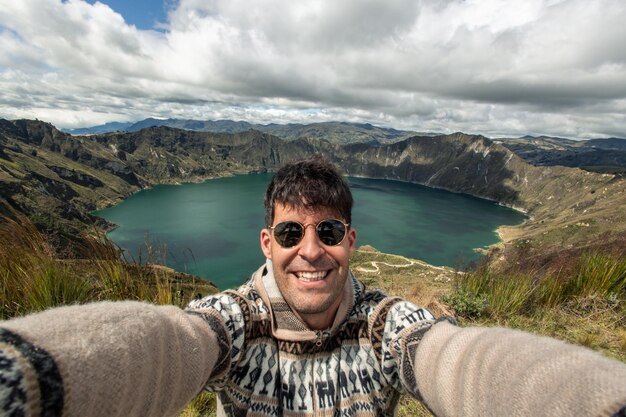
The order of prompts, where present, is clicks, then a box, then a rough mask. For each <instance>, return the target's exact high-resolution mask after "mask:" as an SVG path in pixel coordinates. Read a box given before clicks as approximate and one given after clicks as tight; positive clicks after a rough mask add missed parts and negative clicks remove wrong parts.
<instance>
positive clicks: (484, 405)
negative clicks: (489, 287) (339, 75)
mask: <svg viewBox="0 0 626 417" xmlns="http://www.w3.org/2000/svg"><path fill="white" fill-rule="evenodd" d="M272 283H273V279H272V278H271V271H267V273H266V274H263V270H260V271H258V272H257V273H256V274H255V276H254V277H253V280H252V281H250V282H249V283H248V284H246V285H245V286H243V287H242V288H241V289H239V290H238V291H235V292H226V293H223V294H220V295H217V296H213V297H208V298H206V299H203V300H200V301H198V302H195V303H193V305H192V306H191V309H190V311H189V312H183V311H182V310H180V309H178V308H176V307H171V306H160V307H157V306H152V305H149V304H144V303H137V302H118V303H111V302H104V303H95V304H90V305H85V306H72V307H62V308H57V309H52V310H48V311H45V312H42V313H37V314H33V315H29V316H26V317H22V318H18V319H15V320H11V321H7V322H3V323H0V415H1V416H5V415H6V416H61V415H63V416H82V417H92V416H93V417H99V416H103V417H104V416H174V415H176V414H177V413H178V412H179V411H180V410H181V409H182V408H183V407H184V405H185V404H186V403H187V402H188V401H189V400H191V399H192V398H193V397H194V396H195V395H196V394H197V393H198V392H199V391H200V390H201V389H202V388H203V387H208V388H210V389H218V390H220V398H221V399H222V402H223V406H224V409H223V410H222V411H226V412H230V413H233V414H234V415H250V416H252V415H257V416H263V415H281V414H282V415H297V416H309V415H310V416H313V415H320V416H325V415H337V416H339V415H355V416H368V415H372V416H373V415H380V414H384V413H389V412H391V410H392V408H393V406H394V405H395V400H396V398H397V391H400V390H407V391H409V392H411V393H412V394H413V395H415V396H417V397H418V398H420V397H421V398H422V399H423V401H424V402H425V404H427V405H428V407H429V408H430V409H431V410H432V411H433V412H434V413H435V414H436V415H438V416H504V415H506V416H538V415H542V416H570V415H585V416H612V415H618V413H620V410H622V411H621V413H622V414H619V415H624V414H623V413H624V410H625V409H624V406H625V405H626V365H624V364H622V363H620V362H617V361H613V360H609V359H607V358H605V357H603V356H602V355H599V354H597V353H595V352H592V351H591V350H588V349H585V348H580V347H576V346H572V345H569V344H566V343H563V342H559V341H556V340H553V339H549V338H543V337H537V336H533V335H530V334H527V333H523V332H519V331H513V330H508V329H500V328H464V329H462V328H458V327H456V326H453V325H451V324H449V323H447V322H441V323H436V324H433V323H435V322H434V321H433V320H432V316H430V315H429V314H428V312H426V311H425V310H423V309H419V308H417V307H415V306H413V305H411V304H409V303H406V302H404V301H401V300H397V299H393V298H389V297H386V296H385V295H384V294H382V293H380V292H377V291H369V292H368V291H365V289H364V288H363V286H362V285H361V284H360V283H359V282H358V281H357V280H356V279H355V278H354V277H352V276H351V277H350V279H349V280H348V281H347V284H346V287H345V288H344V293H343V297H344V298H343V303H342V305H341V307H340V310H339V312H338V314H337V318H336V320H335V322H334V324H333V325H332V327H331V328H330V329H329V330H328V331H327V332H323V333H321V334H320V333H315V332H311V331H310V330H308V329H307V328H306V327H305V326H304V325H303V324H302V322H301V320H300V319H299V318H298V317H297V316H296V315H294V314H293V313H291V311H290V310H289V309H288V307H287V306H286V304H285V303H284V301H282V297H280V294H279V293H277V289H276V287H275V284H272Z"/></svg>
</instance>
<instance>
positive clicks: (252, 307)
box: [190, 262, 435, 417]
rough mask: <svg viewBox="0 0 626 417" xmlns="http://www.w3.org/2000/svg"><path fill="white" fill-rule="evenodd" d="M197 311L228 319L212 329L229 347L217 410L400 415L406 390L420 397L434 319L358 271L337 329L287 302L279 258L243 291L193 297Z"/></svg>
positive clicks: (219, 377) (214, 385) (216, 384)
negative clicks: (319, 324)
mask: <svg viewBox="0 0 626 417" xmlns="http://www.w3.org/2000/svg"><path fill="white" fill-rule="evenodd" d="M190 311H191V312H193V313H196V314H199V315H201V316H203V317H205V318H206V319H209V318H211V319H210V320H208V321H211V322H212V321H214V319H213V317H214V314H215V312H216V311H217V312H219V313H220V315H221V318H222V320H223V323H224V325H223V326H220V325H219V324H217V323H216V324H213V325H212V327H214V328H216V329H218V328H223V329H226V332H225V333H226V334H223V335H221V336H220V339H223V340H230V341H231V342H230V343H224V344H223V345H222V346H223V347H224V348H226V347H227V346H228V345H230V350H229V351H224V352H223V353H221V354H220V356H221V357H224V358H228V359H227V360H225V362H223V363H220V365H219V368H220V370H221V371H216V372H214V373H213V376H212V378H211V381H210V382H209V384H208V385H207V389H209V390H212V391H218V392H219V398H220V403H221V404H220V406H221V407H220V408H221V409H220V413H218V414H222V413H225V414H226V415H233V416H243V415H246V412H247V413H249V415H255V416H268V417H269V416H278V415H284V416H305V415H310V416H313V415H329V416H330V415H336V416H353V415H362V416H391V415H393V412H394V410H395V406H396V404H397V401H398V399H399V395H400V392H401V391H409V392H413V393H414V394H416V395H417V392H415V380H414V379H415V378H414V372H413V365H412V360H411V359H409V356H411V355H412V354H413V355H414V354H415V352H414V348H415V347H416V346H417V341H418V340H419V339H420V338H421V337H422V335H423V333H424V332H425V331H426V330H428V329H429V328H430V327H431V325H432V323H433V322H434V321H435V320H434V317H433V316H432V315H431V314H430V312H428V311H427V310H424V309H421V308H418V307H416V306H414V305H413V304H411V303H408V302H406V301H403V300H401V299H399V298H396V297H388V296H387V295H386V294H384V293H382V292H381V291H377V290H374V291H365V288H364V286H363V284H361V283H360V282H359V281H358V280H357V279H355V278H354V277H353V276H352V275H351V274H350V276H349V279H348V280H347V281H346V284H345V286H344V289H343V293H342V303H341V307H340V309H339V311H338V312H337V315H336V316H335V320H334V323H333V325H332V326H331V327H330V328H329V329H328V330H325V331H312V330H310V329H309V328H308V327H307V326H306V324H304V322H303V321H302V320H301V319H300V318H299V317H298V316H297V315H296V314H295V313H294V312H292V310H291V309H290V308H289V305H288V304H287V303H286V302H285V300H284V299H283V297H282V295H281V293H280V291H279V290H278V287H277V285H276V282H275V281H274V276H273V274H272V264H271V262H268V263H267V265H266V266H265V267H262V268H260V269H259V270H258V271H257V272H256V273H255V274H254V275H253V277H252V279H251V280H250V281H249V282H248V283H247V284H246V285H244V286H242V287H241V288H239V289H238V290H237V291H226V292H225V293H223V294H221V295H218V296H211V297H207V298H205V299H203V300H199V301H196V302H192V303H191V304H190ZM402 365H404V366H402ZM222 407H223V408H222Z"/></svg>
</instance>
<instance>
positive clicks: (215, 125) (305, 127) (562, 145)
mask: <svg viewBox="0 0 626 417" xmlns="http://www.w3.org/2000/svg"><path fill="white" fill-rule="evenodd" d="M158 126H166V127H171V128H175V129H183V130H190V131H196V132H213V133H243V132H247V131H249V130H256V131H259V132H263V133H269V134H270V135H273V136H277V137H279V138H281V139H284V140H286V141H295V140H298V139H318V140H324V141H328V142H330V143H334V144H340V145H344V144H350V143H367V144H371V145H384V144H390V143H394V142H399V141H402V140H405V139H408V138H410V137H413V136H422V137H428V136H431V137H432V136H440V134H437V133H431V132H414V131H405V130H396V129H391V128H383V127H377V126H374V125H371V124H368V123H346V122H324V123H311V124H293V123H292V124H275V123H273V124H267V125H261V124H253V123H248V122H244V121H232V120H215V121H213V120H192V119H154V118H148V119H144V120H141V121H139V122H135V123H119V122H112V123H106V124H104V125H99V126H93V127H87V128H82V129H66V130H64V131H65V132H67V133H70V134H72V135H93V134H104V133H111V132H138V131H140V130H141V129H147V128H151V127H158ZM494 142H496V143H500V144H502V145H503V146H504V147H506V148H508V149H510V150H511V151H513V152H514V153H515V154H517V155H519V156H520V157H522V158H523V159H525V160H526V161H528V162H530V163H531V164H533V165H548V166H554V165H562V166H569V167H580V168H583V169H586V170H589V171H595V172H609V173H611V172H613V173H626V139H621V138H600V139H589V140H583V141H578V140H571V139H564V138H558V137H549V136H538V137H535V136H524V137H520V138H498V139H494Z"/></svg>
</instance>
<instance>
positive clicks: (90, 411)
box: [0, 301, 224, 417]
mask: <svg viewBox="0 0 626 417" xmlns="http://www.w3.org/2000/svg"><path fill="white" fill-rule="evenodd" d="M209 321H210V319H209ZM220 343H221V345H223V341H220V340H218V338H217V335H216V332H215V331H213V330H212V328H211V326H210V325H207V318H206V317H204V318H203V317H202V316H199V315H191V314H187V313H185V312H184V311H182V310H181V309H179V308H176V307H173V306H154V305H150V304H145V303H139V302H130V301H128V302H116V303H113V302H102V303H94V304H88V305H84V306H72V307H61V308H57V309H53V310H48V311H44V312H42V313H37V314H32V315H29V316H26V317H22V318H18V319H14V320H11V321H7V322H0V370H1V373H0V415H9V416H49V417H53V416H61V415H62V416H82V417H96V416H103V417H104V416H124V417H126V416H172V415H176V414H177V413H178V412H179V411H180V410H181V409H182V408H183V407H184V406H185V404H187V403H188V402H189V401H190V400H191V399H192V398H193V397H194V396H195V395H197V394H198V393H199V392H200V390H201V389H202V387H203V386H204V384H205V383H206V382H207V380H208V379H209V377H210V375H211V372H212V370H213V368H214V366H216V364H217V361H218V359H220V354H223V353H224V352H223V347H221V345H220ZM220 352H221V353H220Z"/></svg>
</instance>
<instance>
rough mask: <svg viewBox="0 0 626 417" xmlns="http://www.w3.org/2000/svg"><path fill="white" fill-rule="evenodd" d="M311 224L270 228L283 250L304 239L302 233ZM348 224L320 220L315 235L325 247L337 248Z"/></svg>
mask: <svg viewBox="0 0 626 417" xmlns="http://www.w3.org/2000/svg"><path fill="white" fill-rule="evenodd" d="M313 225H314V224H313V223H310V224H302V223H298V222H294V221H287V222H282V223H278V224H277V225H276V226H270V227H268V229H270V230H271V231H272V232H274V239H276V242H278V244H279V245H280V246H282V247H283V248H291V247H293V246H296V245H297V244H298V243H300V241H301V240H302V238H303V237H304V231H305V230H306V228H307V226H313ZM349 226H350V224H349V223H344V222H342V221H341V220H337V219H326V220H322V221H321V222H319V223H318V224H316V225H315V233H317V237H318V238H319V240H320V241H321V242H322V243H323V244H324V245H326V246H337V245H339V244H340V243H341V242H343V239H344V238H345V237H346V232H347V230H348V227H349Z"/></svg>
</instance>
